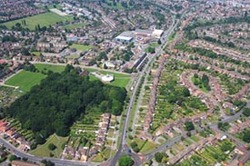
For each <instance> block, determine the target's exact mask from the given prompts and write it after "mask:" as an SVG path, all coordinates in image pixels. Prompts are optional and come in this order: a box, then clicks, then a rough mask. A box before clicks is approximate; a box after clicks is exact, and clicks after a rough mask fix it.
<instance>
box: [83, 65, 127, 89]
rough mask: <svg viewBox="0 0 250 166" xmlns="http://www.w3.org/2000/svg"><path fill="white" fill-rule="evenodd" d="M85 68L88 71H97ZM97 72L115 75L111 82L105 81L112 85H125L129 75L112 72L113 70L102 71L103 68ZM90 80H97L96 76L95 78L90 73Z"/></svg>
mask: <svg viewBox="0 0 250 166" xmlns="http://www.w3.org/2000/svg"><path fill="white" fill-rule="evenodd" d="M86 70H88V71H89V72H93V71H97V70H96V69H86ZM99 72H100V73H102V74H111V75H113V76H114V77H115V79H114V81H112V82H111V83H107V84H110V85H113V86H118V87H126V86H127V85H128V83H129V81H130V76H129V75H127V74H122V73H114V72H109V71H103V70H99ZM90 80H98V78H96V77H95V76H93V75H90Z"/></svg>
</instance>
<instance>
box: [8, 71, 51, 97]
mask: <svg viewBox="0 0 250 166" xmlns="http://www.w3.org/2000/svg"><path fill="white" fill-rule="evenodd" d="M45 77H46V76H45V75H43V74H41V73H33V72H29V71H24V70H23V71H21V72H19V73H18V74H16V75H15V76H14V77H12V78H10V79H9V80H7V81H6V82H5V84H7V85H12V86H18V87H19V88H20V89H21V90H23V91H25V92H28V91H29V90H30V89H31V88H32V87H33V86H34V85H38V84H39V83H40V81H41V80H42V79H44V78H45Z"/></svg>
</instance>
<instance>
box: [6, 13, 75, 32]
mask: <svg viewBox="0 0 250 166" xmlns="http://www.w3.org/2000/svg"><path fill="white" fill-rule="evenodd" d="M22 20H25V21H26V25H22V27H24V28H29V29H30V30H35V27H36V26H37V25H40V27H41V28H42V27H43V26H46V27H48V26H49V25H54V24H56V23H57V22H61V21H63V22H64V21H67V20H68V21H70V20H73V18H72V17H71V16H60V15H58V14H56V13H53V12H47V13H44V14H38V15H35V16H31V17H26V18H22V19H18V20H14V21H9V22H6V23H4V24H3V25H5V26H6V27H7V28H8V29H11V27H12V26H14V25H16V23H20V24H21V23H22Z"/></svg>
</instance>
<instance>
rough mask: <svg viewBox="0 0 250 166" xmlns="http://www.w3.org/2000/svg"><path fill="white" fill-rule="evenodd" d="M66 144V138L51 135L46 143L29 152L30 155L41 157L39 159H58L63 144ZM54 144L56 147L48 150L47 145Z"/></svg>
mask: <svg viewBox="0 0 250 166" xmlns="http://www.w3.org/2000/svg"><path fill="white" fill-rule="evenodd" d="M67 142H68V137H59V136H57V135H56V134H53V135H51V136H50V137H49V138H48V140H47V141H46V143H44V144H43V145H38V146H37V148H36V149H34V150H32V151H30V154H33V155H36V156H41V157H57V158H58V157H60V155H61V153H62V151H63V149H64V146H65V144H66V143H67ZM51 143H52V144H54V145H55V146H56V149H55V150H50V149H49V148H48V146H49V144H51Z"/></svg>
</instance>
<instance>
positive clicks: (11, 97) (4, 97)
mask: <svg viewBox="0 0 250 166" xmlns="http://www.w3.org/2000/svg"><path fill="white" fill-rule="evenodd" d="M21 95H22V92H21V91H20V90H18V89H15V88H12V87H6V86H0V107H1V106H7V105H9V104H11V103H12V102H13V101H15V100H16V99H17V98H18V97H19V96H21Z"/></svg>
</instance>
